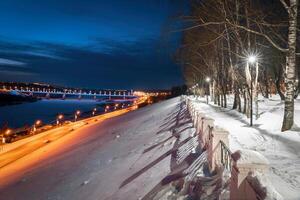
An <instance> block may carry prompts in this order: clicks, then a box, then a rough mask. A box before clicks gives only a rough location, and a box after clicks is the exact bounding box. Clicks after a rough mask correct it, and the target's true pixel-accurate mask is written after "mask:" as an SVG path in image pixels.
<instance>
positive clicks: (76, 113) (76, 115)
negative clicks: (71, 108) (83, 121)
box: [74, 110, 80, 122]
mask: <svg viewBox="0 0 300 200" xmlns="http://www.w3.org/2000/svg"><path fill="white" fill-rule="evenodd" d="M79 115H80V110H77V111H76V112H75V115H74V121H75V122H76V121H77V118H78V116H79Z"/></svg>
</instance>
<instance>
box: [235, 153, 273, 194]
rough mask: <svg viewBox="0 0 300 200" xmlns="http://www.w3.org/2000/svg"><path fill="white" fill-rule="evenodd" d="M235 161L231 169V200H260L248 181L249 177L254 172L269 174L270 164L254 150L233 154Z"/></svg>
mask: <svg viewBox="0 0 300 200" xmlns="http://www.w3.org/2000/svg"><path fill="white" fill-rule="evenodd" d="M233 156H234V158H235V160H234V161H233V166H232V169H231V181H230V200H239V199H241V197H243V199H245V200H252V199H255V200H256V199H259V198H258V197H260V196H259V194H257V190H255V189H254V188H253V186H251V185H250V184H249V182H248V181H247V176H249V175H250V174H251V173H253V172H260V173H261V174H267V173H268V169H269V164H268V161H267V159H266V158H265V157H264V156H263V155H261V154H260V153H258V152H256V151H252V150H242V151H237V152H235V153H234V154H233Z"/></svg>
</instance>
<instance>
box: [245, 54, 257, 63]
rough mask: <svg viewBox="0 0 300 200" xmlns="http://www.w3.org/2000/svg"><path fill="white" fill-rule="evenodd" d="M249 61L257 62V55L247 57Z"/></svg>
mask: <svg viewBox="0 0 300 200" xmlns="http://www.w3.org/2000/svg"><path fill="white" fill-rule="evenodd" d="M247 61H248V62H249V63H251V64H253V63H255V62H256V56H254V55H252V56H249V57H248V58H247Z"/></svg>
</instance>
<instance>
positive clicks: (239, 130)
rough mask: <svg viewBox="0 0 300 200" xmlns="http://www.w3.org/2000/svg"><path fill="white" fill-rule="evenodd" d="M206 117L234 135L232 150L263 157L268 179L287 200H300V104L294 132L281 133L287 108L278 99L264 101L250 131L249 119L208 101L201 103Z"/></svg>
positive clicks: (296, 104)
mask: <svg viewBox="0 0 300 200" xmlns="http://www.w3.org/2000/svg"><path fill="white" fill-rule="evenodd" d="M196 102H198V103H197V105H198V106H199V108H200V109H201V110H203V113H205V114H206V115H207V116H209V117H211V118H213V119H214V120H215V124H216V125H219V126H221V127H223V128H225V129H227V130H228V131H229V132H230V135H229V137H230V138H229V139H230V148H231V150H233V151H235V150H239V149H251V150H255V151H258V152H259V153H261V154H263V155H264V156H265V157H266V158H267V159H268V161H269V163H270V173H269V174H268V177H269V179H270V181H271V182H272V184H273V186H274V187H275V189H276V190H277V191H278V192H279V193H280V194H281V195H282V196H283V197H284V199H286V200H296V199H300V128H297V127H300V100H299V99H297V100H296V102H295V126H294V128H293V131H286V132H281V131H280V129H281V124H282V117H283V108H284V104H283V102H281V101H280V99H279V97H278V96H272V97H271V98H270V99H263V98H260V101H259V115H260V116H259V118H258V120H255V118H254V126H253V127H249V119H248V118H246V117H245V115H243V114H241V113H239V112H237V111H235V110H231V109H230V108H231V103H232V98H229V106H228V107H229V108H226V109H225V108H220V107H218V106H216V105H213V104H212V102H210V104H209V105H207V104H206V103H205V102H206V101H205V99H201V98H199V99H197V100H196Z"/></svg>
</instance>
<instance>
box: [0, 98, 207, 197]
mask: <svg viewBox="0 0 300 200" xmlns="http://www.w3.org/2000/svg"><path fill="white" fill-rule="evenodd" d="M194 130H195V129H194V128H193V127H192V123H191V121H190V118H189V116H188V114H187V111H186V108H185V106H184V104H183V103H182V102H181V101H180V99H179V98H174V99H170V100H166V101H163V102H160V103H157V104H153V105H151V106H147V107H144V108H141V109H138V110H135V111H133V112H129V113H127V114H125V115H121V116H118V117H114V118H111V119H108V120H105V121H103V122H102V123H95V124H93V125H91V124H89V125H87V126H85V127H82V128H79V129H76V130H74V131H72V132H70V133H69V134H67V135H66V136H64V137H62V138H61V139H59V140H57V141H54V142H51V141H50V142H48V143H46V144H45V143H44V145H43V146H42V147H40V148H39V149H38V150H36V151H34V152H31V153H29V154H28V155H26V156H25V157H23V158H20V159H18V160H16V161H15V162H13V163H11V164H9V165H7V166H5V167H4V168H2V169H1V170H0V179H1V180H4V181H2V182H1V183H0V193H1V195H2V197H3V198H5V199H7V200H12V199H14V200H18V199H73V200H77V199H78V200H79V199H86V200H89V199H91V200H94V199H99V197H101V199H142V198H144V199H147V197H150V196H151V197H154V199H155V198H156V199H159V198H160V197H167V196H169V195H177V194H178V195H180V194H179V193H177V194H176V193H172V192H170V191H175V190H176V188H177V189H182V187H180V183H181V181H182V179H181V177H180V174H181V173H182V174H183V173H187V177H192V176H193V175H195V174H196V173H195V169H199V171H198V172H199V173H200V172H201V169H202V168H201V164H203V162H202V161H201V160H200V161H199V160H198V159H197V160H196V161H197V162H196V161H195V159H196V158H199V159H203V160H205V154H201V151H198V150H197V149H195V148H196V146H197V136H195V135H194ZM44 141H45V140H41V141H40V142H37V143H36V145H38V144H40V143H43V142H44ZM200 154H201V155H203V158H202V157H201V156H199V155H200ZM193 161H195V162H193ZM199 165H200V166H199ZM206 181H207V180H206ZM191 187H192V186H191ZM15 191H18V192H15ZM188 191H192V190H187V192H188ZM182 192H184V191H182ZM173 197H174V198H175V196H173ZM148 199H149V198H148Z"/></svg>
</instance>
